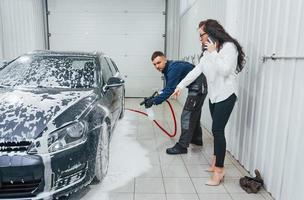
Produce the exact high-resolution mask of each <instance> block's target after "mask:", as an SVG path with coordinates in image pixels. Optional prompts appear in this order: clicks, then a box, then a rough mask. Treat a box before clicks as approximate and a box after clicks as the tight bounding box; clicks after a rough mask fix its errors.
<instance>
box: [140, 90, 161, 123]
mask: <svg viewBox="0 0 304 200" xmlns="http://www.w3.org/2000/svg"><path fill="white" fill-rule="evenodd" d="M156 95H158V92H154V93H153V94H152V96H150V97H145V98H144V100H143V101H142V102H140V104H139V105H141V106H142V105H144V104H146V101H148V100H151V99H153V98H154V97H155V96H156ZM146 111H147V114H148V117H149V119H150V120H152V121H153V120H154V112H153V109H152V107H150V108H146Z"/></svg>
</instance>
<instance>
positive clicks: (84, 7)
mask: <svg viewBox="0 0 304 200" xmlns="http://www.w3.org/2000/svg"><path fill="white" fill-rule="evenodd" d="M165 2H166V1H165V0H50V1H48V10H49V15H48V20H49V33H50V34H49V35H50V36H49V43H50V49H51V50H76V51H102V52H104V53H106V54H107V55H109V56H110V57H112V58H113V60H114V61H115V62H116V64H117V65H118V67H119V69H120V71H121V74H122V76H123V77H124V79H125V81H126V96H128V97H143V96H148V95H151V94H152V92H153V90H158V89H160V88H162V81H161V78H160V77H161V74H160V73H159V72H157V71H156V70H155V69H154V68H153V66H152V64H151V61H150V57H151V54H152V52H153V51H155V50H161V51H163V50H164V46H165V38H164V33H165V15H164V11H165V7H166V3H165Z"/></svg>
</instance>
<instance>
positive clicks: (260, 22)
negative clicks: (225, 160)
mask: <svg viewBox="0 0 304 200" xmlns="http://www.w3.org/2000/svg"><path fill="white" fill-rule="evenodd" d="M211 4H212V5H211ZM222 6H225V8H222ZM236 6H237V7H236ZM215 8H217V9H215ZM303 9H304V3H303V1H302V0H269V1H261V0H251V1H241V0H233V1H232V2H231V1H229V3H228V1H208V2H207V1H197V2H196V3H195V4H194V5H193V7H192V8H191V9H189V10H188V11H187V12H186V13H185V14H184V15H182V16H181V25H180V27H181V28H180V29H181V34H180V38H181V39H180V40H181V41H180V44H181V46H180V49H181V51H180V58H183V57H184V56H187V55H192V54H194V53H195V52H197V51H199V49H197V47H193V45H196V44H199V42H198V37H197V32H196V31H195V30H193V28H190V29H189V27H194V26H195V27H196V26H197V19H199V20H201V19H205V18H216V19H219V20H220V21H221V23H222V24H223V25H224V26H225V27H226V29H227V30H229V32H230V33H232V35H233V36H235V37H236V38H237V39H238V40H239V41H240V43H241V44H242V46H243V47H244V50H245V53H246V56H247V64H246V68H245V69H244V70H243V72H242V73H241V74H240V76H239V82H240V86H239V99H238V103H237V106H236V107H235V109H234V112H233V115H232V117H231V120H230V123H229V126H228V127H227V130H226V135H227V144H228V146H227V148H228V150H229V151H230V152H231V153H232V155H233V156H234V157H235V158H236V159H237V160H239V161H240V163H241V164H242V165H244V167H245V168H246V169H247V170H249V171H250V172H251V174H253V171H254V169H256V168H257V169H259V170H260V171H261V173H262V176H263V178H264V179H265V184H266V185H265V187H266V189H267V190H268V191H269V192H270V193H271V194H272V195H273V196H274V197H275V198H276V199H279V200H293V199H304V190H303V185H304V184H303V183H301V182H302V180H303V179H304V173H303V170H302V166H303V164H304V156H303V155H302V154H303V153H304V147H303V146H304V145H303V144H302V142H303V141H304V134H303V133H302V132H303V130H304V123H303V119H302V116H303V115H304V89H303V86H304V78H303V77H304V67H303V65H304V61H303V60H301V59H279V60H271V59H270V60H266V61H265V62H263V61H262V56H264V55H271V54H272V53H275V54H276V55H278V56H304V37H302V36H300V35H301V33H303V32H304V20H303V19H304V14H303ZM198 10H199V11H201V12H198ZM194 34H196V35H194ZM193 38H194V39H195V40H194V39H193ZM190 45H192V47H191V46H190ZM204 113H205V114H204V115H209V110H207V109H204ZM203 118H204V119H203V120H204V121H203V124H204V125H206V126H207V127H209V128H210V121H208V119H207V120H206V118H205V117H203Z"/></svg>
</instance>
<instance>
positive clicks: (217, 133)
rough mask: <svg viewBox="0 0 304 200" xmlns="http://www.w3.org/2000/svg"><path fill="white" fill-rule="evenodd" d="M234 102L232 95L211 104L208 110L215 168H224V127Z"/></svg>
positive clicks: (233, 95) (234, 97)
mask: <svg viewBox="0 0 304 200" xmlns="http://www.w3.org/2000/svg"><path fill="white" fill-rule="evenodd" d="M235 101H236V95H235V94H232V95H230V97H228V98H227V99H226V100H224V101H221V102H218V103H211V101H210V100H209V108H210V113H211V118H212V133H213V137H214V155H215V156H216V162H215V166H216V167H224V160H225V153H226V138H225V126H226V124H227V122H228V119H229V117H230V114H231V112H232V110H233V107H234V104H235Z"/></svg>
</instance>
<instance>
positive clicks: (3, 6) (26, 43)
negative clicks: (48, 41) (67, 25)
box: [0, 0, 45, 60]
mask: <svg viewBox="0 0 304 200" xmlns="http://www.w3.org/2000/svg"><path fill="white" fill-rule="evenodd" d="M43 9H44V8H43V3H42V0H26V1H24V0H1V1H0V15H1V16H0V18H1V24H2V29H0V31H1V30H2V31H1V35H0V40H1V41H2V43H0V45H1V48H2V57H3V59H5V60H10V59H12V58H14V57H16V56H18V55H20V54H23V53H25V52H28V51H32V50H35V49H45V36H44V22H43Z"/></svg>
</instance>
